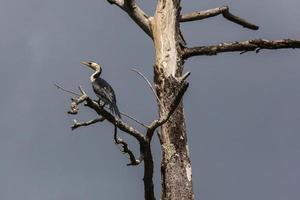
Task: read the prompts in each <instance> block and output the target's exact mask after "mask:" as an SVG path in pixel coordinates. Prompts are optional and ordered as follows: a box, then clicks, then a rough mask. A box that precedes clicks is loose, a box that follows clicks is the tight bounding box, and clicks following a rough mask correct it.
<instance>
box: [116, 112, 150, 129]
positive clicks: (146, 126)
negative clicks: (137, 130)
mask: <svg viewBox="0 0 300 200" xmlns="http://www.w3.org/2000/svg"><path fill="white" fill-rule="evenodd" d="M120 113H121V115H123V116H125V117H128V118H129V119H132V120H133V121H135V122H136V123H138V124H139V125H141V126H143V127H145V128H149V126H148V125H146V124H144V123H142V122H140V121H138V120H137V119H136V118H134V117H131V116H130V115H127V114H125V113H123V112H120Z"/></svg>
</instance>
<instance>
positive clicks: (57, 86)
mask: <svg viewBox="0 0 300 200" xmlns="http://www.w3.org/2000/svg"><path fill="white" fill-rule="evenodd" d="M54 85H55V86H56V88H57V89H59V90H62V91H64V92H67V93H70V94H74V95H76V96H80V95H81V94H78V93H76V92H73V91H71V90H67V89H65V88H63V87H62V86H60V85H58V84H57V83H54Z"/></svg>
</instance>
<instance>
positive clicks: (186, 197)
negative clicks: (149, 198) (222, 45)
mask: <svg viewBox="0 0 300 200" xmlns="http://www.w3.org/2000/svg"><path fill="white" fill-rule="evenodd" d="M179 6H180V1H178V0H160V1H158V4H157V8H156V13H155V15H154V18H153V20H152V23H151V25H152V31H153V38H154V45H155V51H156V54H155V55H156V59H155V65H154V83H155V87H156V91H157V94H158V97H159V98H160V101H161V102H162V105H160V106H159V114H160V116H163V115H164V113H165V112H166V110H168V109H169V107H170V104H171V102H172V99H173V98H174V97H175V94H176V93H177V92H178V90H179V88H180V83H181V82H180V78H181V76H182V70H183V62H182V47H183V41H182V40H181V34H180V29H179V20H178V18H179V11H180V7H179ZM160 141H161V146H162V155H163V156H162V162H161V184H162V193H161V199H162V200H193V199H194V193H193V189H192V172H191V162H190V158H189V153H188V145H187V134H186V126H185V117H184V111H183V104H182V102H181V103H180V104H179V106H178V107H177V109H176V111H175V112H174V113H173V115H172V116H171V118H170V119H169V120H168V121H167V122H166V123H165V124H164V125H163V126H162V129H161V134H160Z"/></svg>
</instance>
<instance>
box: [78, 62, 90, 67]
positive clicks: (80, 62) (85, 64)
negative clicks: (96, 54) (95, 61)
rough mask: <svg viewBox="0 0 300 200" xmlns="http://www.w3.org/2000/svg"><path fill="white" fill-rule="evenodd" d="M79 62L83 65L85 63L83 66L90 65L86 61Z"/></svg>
mask: <svg viewBox="0 0 300 200" xmlns="http://www.w3.org/2000/svg"><path fill="white" fill-rule="evenodd" d="M80 63H81V64H83V65H85V66H87V67H89V66H90V65H89V63H88V62H80Z"/></svg>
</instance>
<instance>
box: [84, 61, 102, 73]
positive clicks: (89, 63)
mask: <svg viewBox="0 0 300 200" xmlns="http://www.w3.org/2000/svg"><path fill="white" fill-rule="evenodd" d="M81 64H83V65H85V66H87V67H89V68H90V69H92V70H94V71H96V72H100V73H101V71H102V69H101V66H100V65H99V64H98V63H96V62H92V61H84V62H81Z"/></svg>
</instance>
